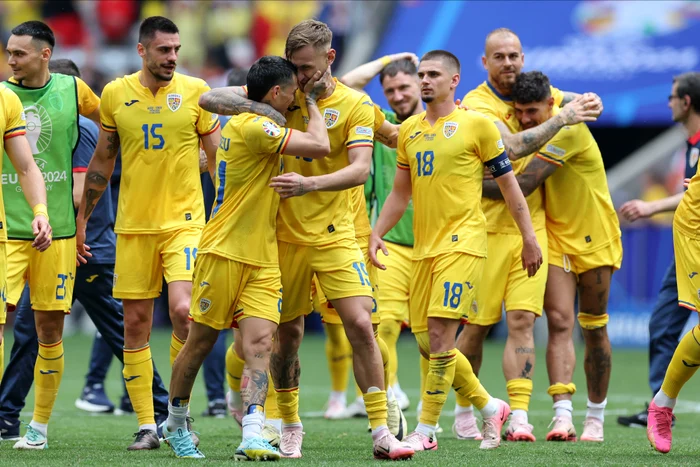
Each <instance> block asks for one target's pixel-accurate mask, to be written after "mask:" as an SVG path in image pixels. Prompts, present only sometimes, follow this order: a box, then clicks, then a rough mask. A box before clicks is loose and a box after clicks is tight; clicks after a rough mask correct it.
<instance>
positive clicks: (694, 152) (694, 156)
mask: <svg viewBox="0 0 700 467" xmlns="http://www.w3.org/2000/svg"><path fill="white" fill-rule="evenodd" d="M698 154H700V149H698V148H693V149H691V150H690V160H689V161H688V163H689V164H690V167H695V164H697V163H698Z"/></svg>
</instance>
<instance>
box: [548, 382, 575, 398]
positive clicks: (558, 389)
mask: <svg viewBox="0 0 700 467" xmlns="http://www.w3.org/2000/svg"><path fill="white" fill-rule="evenodd" d="M547 394H549V395H550V396H558V395H560V394H571V395H574V394H576V385H575V384H574V383H568V384H564V383H554V384H552V385H551V386H549V387H548V388H547Z"/></svg>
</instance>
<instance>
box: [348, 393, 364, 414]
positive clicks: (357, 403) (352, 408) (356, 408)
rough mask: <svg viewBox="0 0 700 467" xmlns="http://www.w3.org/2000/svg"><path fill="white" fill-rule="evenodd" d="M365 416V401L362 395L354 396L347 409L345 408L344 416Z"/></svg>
mask: <svg viewBox="0 0 700 467" xmlns="http://www.w3.org/2000/svg"><path fill="white" fill-rule="evenodd" d="M366 416H367V410H366V409H365V401H364V400H363V399H362V397H358V398H356V399H355V400H354V401H352V402H351V403H350V405H348V407H347V409H345V418H351V417H366Z"/></svg>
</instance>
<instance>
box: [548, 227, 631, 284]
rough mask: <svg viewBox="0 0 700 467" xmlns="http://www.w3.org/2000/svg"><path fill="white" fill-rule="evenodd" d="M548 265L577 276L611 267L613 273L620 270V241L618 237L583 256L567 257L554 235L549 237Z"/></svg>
mask: <svg viewBox="0 0 700 467" xmlns="http://www.w3.org/2000/svg"><path fill="white" fill-rule="evenodd" d="M548 240H549V264H550V265H552V266H557V267H560V268H562V269H564V271H566V272H572V273H574V274H575V275H576V279H577V280H578V276H579V275H581V274H583V273H584V272H586V271H590V270H591V269H595V268H599V267H602V266H612V268H613V271H617V270H618V269H620V266H621V265H622V239H621V238H620V237H618V238H616V239H614V240H613V241H611V242H610V243H609V244H608V245H606V246H605V247H603V248H601V249H599V250H596V251H594V252H592V253H588V254H585V255H569V254H566V253H563V252H562V250H563V249H562V248H561V246H560V244H559V243H558V242H557V239H556V238H555V236H554V235H551V234H550V235H549V237H548Z"/></svg>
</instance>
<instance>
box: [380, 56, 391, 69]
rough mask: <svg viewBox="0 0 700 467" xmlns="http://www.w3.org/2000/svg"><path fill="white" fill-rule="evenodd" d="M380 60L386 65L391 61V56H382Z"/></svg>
mask: <svg viewBox="0 0 700 467" xmlns="http://www.w3.org/2000/svg"><path fill="white" fill-rule="evenodd" d="M379 61H380V62H382V66H383V67H384V66H387V65H388V64H390V63H391V57H390V56H388V55H384V56H383V57H382V58H380V59H379Z"/></svg>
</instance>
